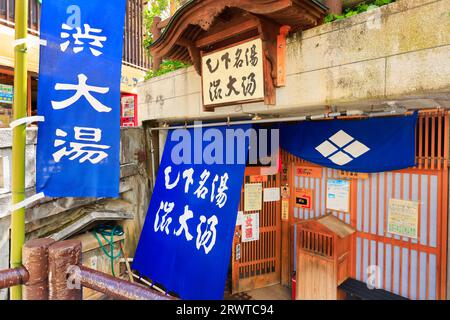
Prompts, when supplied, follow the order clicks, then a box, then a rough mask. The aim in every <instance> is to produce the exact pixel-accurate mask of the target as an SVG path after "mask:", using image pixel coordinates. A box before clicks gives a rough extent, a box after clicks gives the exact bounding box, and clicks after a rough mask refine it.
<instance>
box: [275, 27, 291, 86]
mask: <svg viewBox="0 0 450 320" xmlns="http://www.w3.org/2000/svg"><path fill="white" fill-rule="evenodd" d="M290 30H291V27H289V26H282V27H281V28H280V34H279V35H278V37H277V78H276V86H277V87H284V86H286V37H287V35H288V34H289V31H290Z"/></svg>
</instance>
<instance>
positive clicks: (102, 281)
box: [70, 266, 176, 300]
mask: <svg viewBox="0 0 450 320" xmlns="http://www.w3.org/2000/svg"><path fill="white" fill-rule="evenodd" d="M70 272H71V274H70V277H72V278H73V279H74V280H75V281H77V282H79V283H80V284H81V285H82V286H84V287H86V288H90V289H93V290H95V291H98V292H102V293H104V294H106V295H108V296H110V297H113V298H116V299H120V300H176V298H173V297H170V296H165V295H163V294H160V293H159V292H156V291H154V290H151V289H148V288H145V287H143V286H141V285H138V284H136V283H131V282H128V281H125V280H122V279H118V278H114V277H113V276H110V275H108V274H105V273H102V272H98V271H96V270H92V269H89V268H86V267H83V266H79V267H73V268H71V270H70Z"/></svg>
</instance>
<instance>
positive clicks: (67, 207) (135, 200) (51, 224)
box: [0, 128, 150, 300]
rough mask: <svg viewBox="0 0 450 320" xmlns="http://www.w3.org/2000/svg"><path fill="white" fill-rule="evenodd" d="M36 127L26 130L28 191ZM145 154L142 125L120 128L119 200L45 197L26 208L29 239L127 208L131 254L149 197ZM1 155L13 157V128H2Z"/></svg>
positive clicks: (5, 215) (2, 246)
mask: <svg viewBox="0 0 450 320" xmlns="http://www.w3.org/2000/svg"><path fill="white" fill-rule="evenodd" d="M36 133H37V130H36V129H33V128H31V129H29V130H27V147H26V150H27V152H26V168H27V171H26V188H27V189H26V193H27V196H31V195H33V194H35V189H34V187H35V152H36ZM139 152H141V153H143V154H145V152H146V151H145V138H144V130H143V129H142V128H123V129H122V131H121V155H120V159H121V170H120V171H121V173H120V175H121V179H120V200H117V199H81V198H58V199H56V198H44V199H42V200H40V201H39V202H38V203H36V204H34V205H33V206H31V207H29V208H27V210H26V233H27V235H26V237H27V239H31V238H37V237H47V236H51V235H52V234H54V233H55V232H57V231H60V230H61V229H62V228H64V227H65V226H68V225H70V224H71V223H72V222H74V221H76V220H78V219H80V218H82V217H84V216H86V215H87V214H89V213H91V212H93V211H98V210H112V211H115V210H116V211H119V210H122V211H127V212H131V213H132V214H133V215H134V218H133V219H132V220H124V221H121V222H120V224H121V225H122V226H123V227H124V230H125V236H126V240H125V251H126V253H127V255H128V256H129V257H133V256H134V250H135V248H136V245H137V242H138V240H139V236H140V232H141V229H142V226H143V222H144V218H145V215H146V213H147V207H148V203H149V198H150V191H149V187H148V175H147V171H146V164H145V163H144V162H140V161H139V160H138V156H137V155H138V153H139ZM0 156H8V157H9V161H11V130H9V129H0ZM10 202H11V194H10V193H4V194H0V270H3V269H7V268H8V267H9V233H10V232H9V228H10V212H8V208H9V205H10ZM6 297H7V291H6V290H3V291H0V300H1V299H5V298H6Z"/></svg>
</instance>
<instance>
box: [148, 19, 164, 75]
mask: <svg viewBox="0 0 450 320" xmlns="http://www.w3.org/2000/svg"><path fill="white" fill-rule="evenodd" d="M160 22H161V18H160V17H154V18H153V24H152V30H151V32H152V35H153V41H156V40H158V38H159V37H160V36H161V29H159V28H158V23H160ZM161 63H162V57H161V56H159V55H157V54H154V55H153V63H152V69H153V71H157V70H159V68H160V67H161Z"/></svg>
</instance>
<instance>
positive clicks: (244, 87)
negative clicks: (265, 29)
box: [202, 39, 264, 106]
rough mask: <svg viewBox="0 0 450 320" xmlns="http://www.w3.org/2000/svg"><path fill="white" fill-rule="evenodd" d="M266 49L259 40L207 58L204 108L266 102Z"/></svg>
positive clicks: (204, 56)
mask: <svg viewBox="0 0 450 320" xmlns="http://www.w3.org/2000/svg"><path fill="white" fill-rule="evenodd" d="M262 48H263V47H262V40H261V39H255V40H252V41H248V42H245V43H243V44H239V45H236V46H233V47H230V48H226V49H223V50H220V51H216V52H213V53H209V54H205V55H203V57H202V81H203V104H204V106H215V105H221V104H225V103H226V104H232V103H236V102H244V101H262V100H264V72H263V63H264V60H263V54H262V53H263V49H262Z"/></svg>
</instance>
